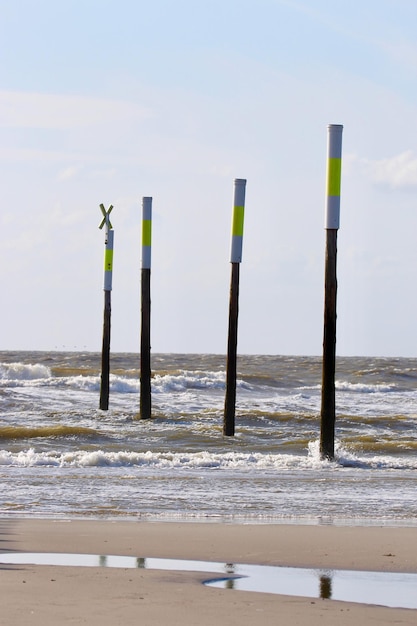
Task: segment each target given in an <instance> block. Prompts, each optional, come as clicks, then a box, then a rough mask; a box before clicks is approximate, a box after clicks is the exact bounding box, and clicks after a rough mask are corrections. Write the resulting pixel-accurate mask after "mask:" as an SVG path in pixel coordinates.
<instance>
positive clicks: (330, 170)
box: [320, 124, 343, 460]
mask: <svg viewBox="0 0 417 626" xmlns="http://www.w3.org/2000/svg"><path fill="white" fill-rule="evenodd" d="M342 132H343V126H341V125H340V124H330V125H329V126H328V141H327V181H326V214H325V228H326V254H325V277H324V332H323V364H322V385H321V413H320V418H321V430H320V454H321V456H322V458H325V459H330V460H332V459H334V439H335V424H336V389H335V372H336V296H337V275H336V261H337V231H338V228H339V223H340V182H341V172H342Z"/></svg>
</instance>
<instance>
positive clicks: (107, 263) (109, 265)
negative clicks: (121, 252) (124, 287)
mask: <svg viewBox="0 0 417 626" xmlns="http://www.w3.org/2000/svg"><path fill="white" fill-rule="evenodd" d="M112 269H113V249H109V248H106V251H105V253H104V271H105V272H111V271H112Z"/></svg>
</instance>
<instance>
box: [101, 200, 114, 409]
mask: <svg viewBox="0 0 417 626" xmlns="http://www.w3.org/2000/svg"><path fill="white" fill-rule="evenodd" d="M100 210H101V212H102V214H103V219H102V221H101V224H100V226H99V228H100V230H101V229H102V228H103V226H105V239H104V245H105V250H104V319H103V347H102V352H101V384H100V409H102V410H103V411H107V409H108V408H109V391H110V325H111V319H110V318H111V290H112V279H113V244H114V230H113V226H112V224H111V222H110V213H111V212H112V210H113V205H112V204H111V205H110V206H109V208H108V210H107V211H106V209H105V208H104V204H100Z"/></svg>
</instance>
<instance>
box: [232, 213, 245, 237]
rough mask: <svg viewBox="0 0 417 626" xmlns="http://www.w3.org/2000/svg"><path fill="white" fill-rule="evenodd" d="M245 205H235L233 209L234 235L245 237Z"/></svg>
mask: <svg viewBox="0 0 417 626" xmlns="http://www.w3.org/2000/svg"><path fill="white" fill-rule="evenodd" d="M244 216H245V207H243V206H235V207H234V211H233V224H232V235H237V236H240V237H243V218H244Z"/></svg>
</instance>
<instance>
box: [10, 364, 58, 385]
mask: <svg viewBox="0 0 417 626" xmlns="http://www.w3.org/2000/svg"><path fill="white" fill-rule="evenodd" d="M51 376H52V374H51V370H50V369H49V367H46V366H45V365H41V364H40V363H35V364H33V365H31V364H26V363H0V382H3V383H7V385H9V386H10V385H11V384H13V383H19V382H21V381H23V382H24V381H37V380H46V379H49V378H51Z"/></svg>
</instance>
